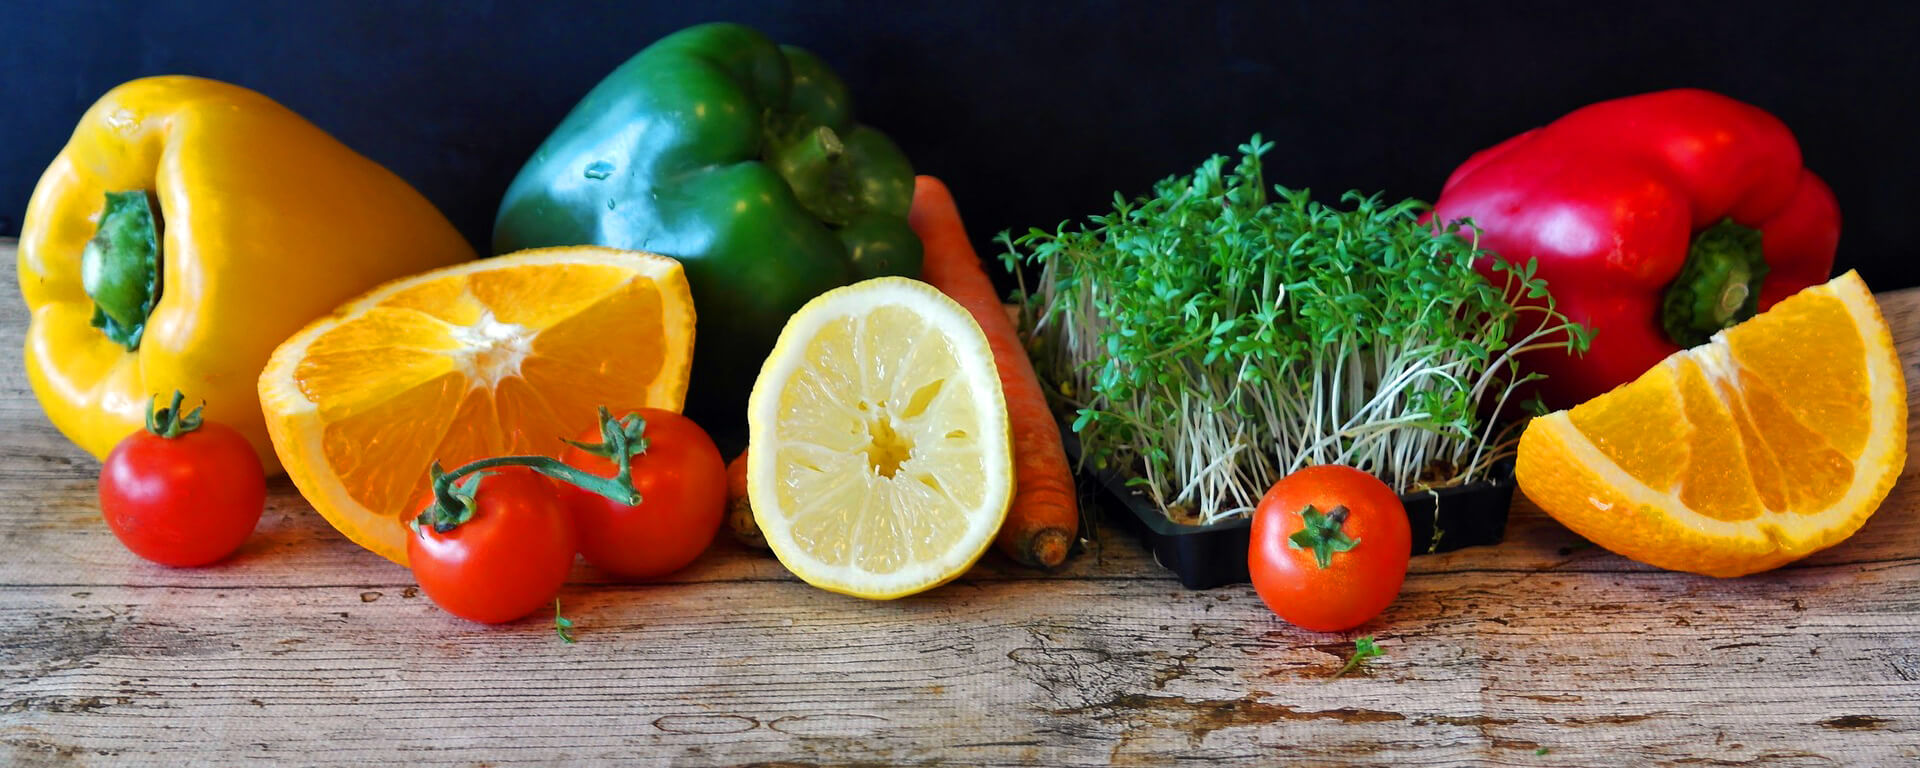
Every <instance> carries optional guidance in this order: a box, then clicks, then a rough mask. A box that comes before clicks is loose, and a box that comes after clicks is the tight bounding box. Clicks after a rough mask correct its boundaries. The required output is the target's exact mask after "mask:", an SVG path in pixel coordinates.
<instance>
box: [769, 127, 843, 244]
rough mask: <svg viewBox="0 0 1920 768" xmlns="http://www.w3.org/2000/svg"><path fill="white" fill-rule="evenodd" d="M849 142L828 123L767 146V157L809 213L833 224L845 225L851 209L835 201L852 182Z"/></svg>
mask: <svg viewBox="0 0 1920 768" xmlns="http://www.w3.org/2000/svg"><path fill="white" fill-rule="evenodd" d="M846 154H847V145H846V143H845V142H843V141H841V140H840V135H839V134H837V133H834V131H833V129H832V128H829V127H827V126H824V125H820V126H815V127H814V128H813V130H810V131H807V132H805V133H802V134H800V135H799V136H797V137H794V138H793V139H792V140H790V141H784V142H773V143H770V144H769V145H768V147H767V155H766V160H767V163H768V164H769V165H771V166H773V170H774V171H775V172H776V173H779V174H780V178H783V179H785V180H786V181H787V186H789V187H791V188H793V195H794V197H795V198H798V199H799V201H800V205H801V206H802V207H804V208H806V209H807V212H808V213H811V214H813V215H814V216H817V217H819V218H820V219H821V220H822V221H826V222H828V223H830V224H835V225H844V224H846V223H847V222H848V221H849V220H850V219H851V218H852V215H851V212H849V211H843V210H840V209H839V208H838V207H837V206H835V205H833V201H834V200H836V199H839V198H840V197H843V195H837V194H836V191H837V190H840V189H841V188H843V187H845V186H846V185H847V184H848V183H850V182H849V180H848V173H849V170H848V169H847V167H846V165H847V164H846V163H843V162H841V160H842V158H844V157H846Z"/></svg>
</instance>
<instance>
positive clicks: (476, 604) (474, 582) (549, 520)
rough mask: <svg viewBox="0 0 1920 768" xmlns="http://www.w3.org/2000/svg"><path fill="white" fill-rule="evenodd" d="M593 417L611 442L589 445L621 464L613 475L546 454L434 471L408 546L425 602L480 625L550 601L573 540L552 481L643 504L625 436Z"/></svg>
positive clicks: (563, 576)
mask: <svg viewBox="0 0 1920 768" xmlns="http://www.w3.org/2000/svg"><path fill="white" fill-rule="evenodd" d="M600 417H601V420H602V423H603V425H604V424H611V425H612V426H611V427H609V428H608V429H606V430H605V434H607V435H608V438H607V439H608V444H607V445H605V446H592V447H593V448H596V449H604V450H606V451H607V452H608V455H611V456H615V457H618V459H617V460H616V461H615V462H614V463H615V471H614V473H613V476H611V477H598V476H595V475H591V474H588V473H586V472H582V471H580V470H578V469H575V468H573V467H571V466H568V465H566V464H564V463H561V462H560V461H558V460H555V459H552V458H549V457H546V456H501V457H497V458H491V459H481V460H479V461H475V462H473V463H470V464H466V465H463V466H461V467H459V468H457V469H454V470H453V471H451V472H448V471H443V470H442V469H441V468H440V466H439V465H438V464H435V465H434V467H433V490H432V497H431V498H430V499H429V500H428V501H427V502H426V505H425V509H424V510H423V511H422V512H421V513H420V515H419V516H418V517H416V518H414V520H413V522H412V527H413V532H414V535H413V536H411V537H408V539H407V558H408V561H409V563H410V564H411V565H412V567H413V576H414V579H415V580H417V581H418V582H419V583H420V589H421V591H423V592H426V593H427V597H429V598H431V599H432V600H433V602H434V603H435V604H437V605H439V606H440V607H441V608H442V609H445V610H446V611H447V612H448V613H451V614H453V615H455V616H459V617H461V618H463V619H467V620H470V621H477V622H481V623H485V624H500V623H504V622H508V621H513V620H514V619H518V618H520V617H523V616H526V615H528V614H530V613H533V612H534V611H537V610H540V609H542V608H544V607H546V606H548V605H554V604H555V603H554V599H555V597H556V596H558V595H559V594H560V587H561V586H562V585H563V584H565V583H566V580H567V574H568V572H570V571H571V570H573V556H574V552H575V551H576V550H577V548H578V546H579V540H578V536H577V535H576V534H575V531H574V522H573V514H572V512H571V511H570V510H569V509H568V508H567V505H566V504H565V503H563V502H562V500H561V495H560V490H559V488H558V487H556V485H555V483H554V481H559V482H560V483H564V484H566V485H569V486H573V487H576V488H580V489H584V490H585V491H589V492H592V493H596V494H599V495H602V496H605V497H607V498H608V499H612V500H616V501H618V502H620V503H624V504H639V503H640V501H641V497H640V494H639V493H638V492H636V491H635V490H634V488H633V481H632V476H631V474H630V471H629V462H628V457H629V456H631V455H632V452H631V450H630V446H629V441H628V437H627V436H628V435H629V434H630V432H629V431H628V430H625V429H622V428H620V425H619V423H618V422H614V421H613V420H612V419H611V418H610V417H609V416H608V415H607V412H606V409H604V408H603V409H601V411H600ZM548 478H552V480H549V479H548ZM557 620H558V619H557V618H556V622H557ZM570 625H571V622H569V626H570Z"/></svg>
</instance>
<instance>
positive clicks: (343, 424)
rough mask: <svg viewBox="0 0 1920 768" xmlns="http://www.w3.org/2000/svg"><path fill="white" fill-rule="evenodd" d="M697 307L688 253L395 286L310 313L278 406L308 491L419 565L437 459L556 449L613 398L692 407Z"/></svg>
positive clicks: (525, 258)
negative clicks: (413, 523) (410, 540)
mask: <svg viewBox="0 0 1920 768" xmlns="http://www.w3.org/2000/svg"><path fill="white" fill-rule="evenodd" d="M693 317H694V313H693V298H692V296H691V295H690V294H689V293H688V292H687V279H686V276H685V274H684V273H683V272H682V271H681V269H680V263H679V262H677V261H674V260H673V259H670V258H667V257H665V256H659V255H655V254H650V253H640V252H635V251H620V250H614V249H611V248H598V247H569V248H542V249H537V250H530V251H521V252H519V253H515V254H510V255H506V256H499V257H496V258H492V259H482V260H480V261H474V262H469V263H466V264H460V265H457V266H453V267H448V268H445V269H440V270H435V271H433V272H428V273H426V274H422V275H417V276H414V277H410V278H405V279H402V280H397V281H395V282H391V283H388V284H386V285H384V286H381V287H379V288H376V289H374V290H373V291H372V292H370V293H368V294H366V295H364V296H362V297H360V298H358V299H355V300H353V301H351V302H348V303H347V304H346V305H345V306H343V307H341V308H340V309H338V310H335V311H334V313H333V314H332V315H331V316H328V317H325V318H322V319H320V320H318V321H315V322H314V323H313V324H311V325H308V326H307V327H306V328H305V329H304V330H302V331H300V332H299V333H297V334H294V335H293V337H291V338H289V339H287V341H286V342H285V343H283V344H281V345H280V348H279V349H277V350H275V351H274V353H273V357H272V358H271V359H270V360H269V361H268V363H267V367H266V370H265V371H264V372H262V373H261V375H260V405H261V409H262V410H263V411H264V412H265V414H266V421H267V433H268V435H269V436H271V437H272V439H273V448H274V451H275V452H276V453H277V454H279V456H280V461H281V463H283V464H284V465H285V466H286V468H287V474H288V475H289V476H290V477H291V478H292V479H293V484H294V485H295V486H297V487H298V488H299V489H300V493H301V495H303V496H305V497H306V499H307V501H308V502H310V503H312V504H313V507H314V509H316V510H319V512H320V514H321V515H323V516H325V517H326V519H327V522H329V523H331V524H333V527H334V528H336V529H338V530H339V531H340V532H341V533H343V534H346V536H347V538H349V539H352V540H353V542H354V543H356V544H359V545H360V546H362V547H366V548H367V549H369V550H372V551H373V552H374V553H376V554H378V555H380V556H381V557H385V558H387V559H388V560H392V561H394V562H396V563H400V564H401V565H405V564H406V562H407V546H406V533H407V529H406V527H405V524H404V520H405V519H406V518H407V517H408V516H410V515H411V514H413V513H414V512H417V511H418V510H415V509H413V507H414V506H415V505H416V504H417V503H418V501H419V500H420V499H421V498H422V497H423V496H424V495H425V494H426V492H427V483H428V476H427V475H428V467H430V466H431V465H432V464H433V462H435V461H439V462H440V463H441V464H442V465H443V466H445V467H447V468H448V469H452V468H453V467H454V466H456V465H459V464H463V463H466V462H469V461H472V460H474V459H479V458H485V457H488V456H499V455H505V454H545V455H555V454H557V453H558V452H559V451H561V450H562V449H564V448H565V447H566V446H565V445H564V444H563V443H562V442H561V439H562V438H566V437H572V436H573V435H575V434H576V433H578V432H580V431H581V430H583V429H586V428H587V427H590V426H592V425H593V424H595V423H596V421H595V420H596V418H597V417H596V409H597V408H598V407H599V406H602V405H604V406H607V407H609V408H612V409H613V411H614V413H621V412H623V411H626V410H629V409H633V408H641V407H652V408H666V409H670V410H674V411H678V410H680V406H681V404H682V403H683V402H684V401H685V399H686V394H687V373H688V370H689V368H688V366H689V364H690V362H691V361H692V359H693Z"/></svg>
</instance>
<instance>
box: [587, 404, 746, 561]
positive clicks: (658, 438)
mask: <svg viewBox="0 0 1920 768" xmlns="http://www.w3.org/2000/svg"><path fill="white" fill-rule="evenodd" d="M636 413H638V414H639V415H640V418H642V419H644V420H645V421H646V428H645V432H644V433H643V436H644V437H645V438H646V441H647V450H646V452H644V453H641V454H638V455H635V456H634V457H633V460H632V466H633V470H632V472H633V487H634V489H635V490H638V491H639V492H640V503H639V504H638V505H636V506H628V505H626V504H622V503H620V502H618V501H614V500H612V499H608V498H607V497H605V496H601V495H599V494H596V493H591V492H588V491H583V490H580V489H579V488H575V487H572V486H563V487H562V488H561V489H560V495H561V497H562V498H563V499H565V500H566V504H567V507H568V508H569V509H572V510H573V514H574V521H575V524H576V526H577V527H578V529H579V531H580V554H582V555H585V556H586V558H587V562H590V563H593V564H594V565H595V566H598V567H599V568H601V569H602V570H605V571H607V572H609V573H612V574H615V575H618V576H621V577H625V578H630V579H649V578H653V577H656V576H664V575H666V574H669V573H672V572H674V571H677V570H680V569H681V568H683V567H685V566H686V565H687V564H688V563H691V562H693V560H694V558H696V557H699V556H700V553H701V552H705V551H706V549H707V545H708V544H711V543H713V534H714V532H715V531H718V530H720V521H721V520H722V519H723V518H724V517H725V514H726V506H727V465H726V463H725V462H724V461H723V460H722V459H721V458H720V449H719V448H716V447H715V446H714V444H713V438H710V437H708V436H707V433H706V431H705V430H702V429H701V428H700V426H699V425H698V424H695V423H693V421H692V420H691V419H688V418H687V417H685V416H682V415H680V414H677V413H674V412H672V411H663V410H659V409H656V408H642V409H640V410H638V411H636ZM579 440H580V442H583V443H596V442H599V440H600V431H599V430H598V429H593V430H589V431H587V432H583V433H581V435H580V438H579ZM562 461H565V462H566V463H568V464H570V465H573V466H574V467H576V468H578V469H581V470H583V471H586V472H589V473H592V474H595V475H599V476H601V477H612V476H613V475H614V472H615V471H616V467H615V466H614V463H613V461H612V460H611V459H608V458H606V457H604V456H596V455H594V454H592V453H588V452H587V451H584V450H581V449H579V448H573V449H570V450H568V451H567V453H566V455H565V456H564V457H562Z"/></svg>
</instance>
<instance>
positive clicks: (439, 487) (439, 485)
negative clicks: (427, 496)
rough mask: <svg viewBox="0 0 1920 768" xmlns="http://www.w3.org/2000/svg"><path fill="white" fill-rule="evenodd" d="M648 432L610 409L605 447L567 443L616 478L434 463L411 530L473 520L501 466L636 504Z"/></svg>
mask: <svg viewBox="0 0 1920 768" xmlns="http://www.w3.org/2000/svg"><path fill="white" fill-rule="evenodd" d="M176 402H177V401H176ZM646 429H647V422H646V420H645V419H642V418H640V414H637V413H629V414H627V415H626V416H623V417H621V418H618V419H615V418H613V415H612V414H611V413H609V412H608V411H607V408H606V406H601V407H600V436H601V442H599V443H586V444H583V443H576V442H574V441H572V440H568V441H567V442H568V443H570V444H572V445H574V446H577V447H579V448H581V449H582V450H585V451H588V452H590V453H593V454H595V455H598V456H604V457H607V458H610V459H613V461H614V464H615V466H616V467H618V471H616V472H614V474H613V476H612V477H601V476H599V475H595V474H593V473H591V472H586V471H583V470H580V469H578V468H576V467H573V466H571V465H569V464H567V463H565V462H562V461H560V460H558V459H554V458H551V457H548V456H496V457H494V458H490V459H480V460H479V461H474V462H471V463H468V464H463V465H461V466H459V467H457V468H455V469H454V470H453V471H451V472H448V471H445V470H443V469H441V468H440V462H437V461H436V462H434V463H433V470H432V472H433V503H431V504H428V505H427V508H426V510H424V511H422V512H421V513H420V514H419V516H418V517H415V518H414V519H413V523H412V525H413V527H414V529H415V530H418V529H419V527H420V526H423V525H425V526H431V527H432V528H433V530H434V532H436V533H448V532H451V531H452V530H453V529H455V528H458V527H460V526H461V524H463V523H466V522H467V521H469V520H472V519H473V513H474V508H475V501H474V494H476V493H478V492H479V490H480V481H481V480H482V479H484V478H485V477H486V476H487V475H488V474H489V473H488V471H487V470H492V469H500V468H503V467H526V468H528V469H531V470H533V471H535V472H539V473H540V474H543V475H546V476H547V477H551V478H553V479H555V480H558V481H560V482H563V483H567V484H568V485H572V486H574V487H576V488H579V489H581V490H583V491H589V492H592V493H597V494H599V495H601V496H605V497H607V498H608V499H610V500H613V501H616V502H619V503H621V504H626V505H628V506H634V505H638V504H639V503H640V492H639V491H638V490H636V489H635V488H634V487H633V457H635V456H638V455H640V454H642V453H645V452H646V450H647V440H646V437H645V433H646Z"/></svg>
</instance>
